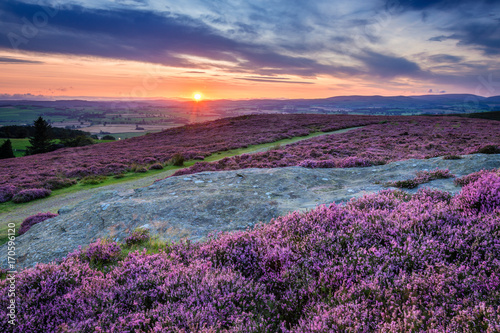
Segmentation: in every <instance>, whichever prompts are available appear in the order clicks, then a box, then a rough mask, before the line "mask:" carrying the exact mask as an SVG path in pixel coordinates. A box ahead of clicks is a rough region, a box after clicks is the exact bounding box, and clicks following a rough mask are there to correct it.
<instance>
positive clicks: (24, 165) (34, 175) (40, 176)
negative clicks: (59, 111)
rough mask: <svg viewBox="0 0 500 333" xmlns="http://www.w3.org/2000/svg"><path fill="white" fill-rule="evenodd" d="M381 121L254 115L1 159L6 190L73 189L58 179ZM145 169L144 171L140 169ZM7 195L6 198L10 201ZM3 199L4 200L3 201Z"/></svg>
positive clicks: (200, 156)
mask: <svg viewBox="0 0 500 333" xmlns="http://www.w3.org/2000/svg"><path fill="white" fill-rule="evenodd" d="M381 119H385V117H384V118H381V117H376V116H347V115H309V114H307V115H305V114H299V115H252V116H241V117H236V118H226V119H220V120H216V121H212V122H206V123H202V124H194V125H187V126H183V127H179V128H172V129H168V130H165V131H163V132H161V133H153V134H148V135H145V136H141V137H137V138H132V139H128V140H121V141H115V142H110V143H104V144H97V145H91V146H85V147H76V148H64V149H60V150H57V151H54V152H50V153H46V154H38V155H33V156H25V157H19V158H15V159H5V160H1V161H0V186H5V185H12V186H15V187H17V188H19V189H29V188H47V189H55V188H56V187H61V186H66V185H71V184H70V183H64V182H62V183H61V182H58V181H55V180H56V179H57V178H60V177H63V178H72V179H74V178H78V179H81V178H84V177H87V176H96V175H104V176H111V175H118V174H121V173H124V172H126V171H128V170H130V169H131V167H132V166H134V165H136V166H140V167H141V168H140V170H141V171H147V169H148V168H149V166H152V168H153V169H159V165H161V163H167V162H172V164H174V165H182V162H183V161H185V160H192V159H203V158H205V157H207V156H210V155H211V154H213V153H216V152H221V151H227V150H230V149H236V148H245V147H247V146H249V145H255V144H263V143H269V142H274V141H278V140H281V139H287V138H292V137H296V136H304V135H308V134H310V133H312V132H318V131H324V132H326V131H333V130H339V129H344V128H349V127H356V126H364V125H369V124H375V123H378V122H379V121H380V120H381ZM137 170H139V168H138V169H137ZM6 197H7V196H4V198H6ZM0 198H1V197H0Z"/></svg>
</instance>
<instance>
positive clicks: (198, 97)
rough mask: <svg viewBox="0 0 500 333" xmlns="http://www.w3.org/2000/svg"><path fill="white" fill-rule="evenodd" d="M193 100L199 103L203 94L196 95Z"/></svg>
mask: <svg viewBox="0 0 500 333" xmlns="http://www.w3.org/2000/svg"><path fill="white" fill-rule="evenodd" d="M193 98H194V100H195V101H197V102H199V101H200V100H201V94H194V96H193Z"/></svg>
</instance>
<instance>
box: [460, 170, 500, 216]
mask: <svg viewBox="0 0 500 333" xmlns="http://www.w3.org/2000/svg"><path fill="white" fill-rule="evenodd" d="M454 202H455V204H456V206H457V207H458V208H459V209H461V210H462V211H463V212H465V213H470V214H477V213H490V212H493V211H495V210H498V209H499V208H500V175H498V174H496V173H483V174H480V176H479V178H478V179H477V180H475V181H471V182H469V183H468V184H467V185H465V186H464V187H463V188H462V190H461V191H460V194H459V195H457V196H456V197H455V198H454Z"/></svg>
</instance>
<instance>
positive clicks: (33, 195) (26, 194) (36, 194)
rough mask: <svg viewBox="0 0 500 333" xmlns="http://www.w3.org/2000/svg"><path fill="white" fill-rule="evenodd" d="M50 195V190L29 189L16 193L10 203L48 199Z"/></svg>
mask: <svg viewBox="0 0 500 333" xmlns="http://www.w3.org/2000/svg"><path fill="white" fill-rule="evenodd" d="M51 193H52V191H51V190H48V189H45V188H30V189H26V190H21V191H19V192H17V194H16V195H14V196H13V197H12V201H13V202H15V203H23V202H29V201H33V200H36V199H42V198H45V197H48V196H49V195H50V194H51Z"/></svg>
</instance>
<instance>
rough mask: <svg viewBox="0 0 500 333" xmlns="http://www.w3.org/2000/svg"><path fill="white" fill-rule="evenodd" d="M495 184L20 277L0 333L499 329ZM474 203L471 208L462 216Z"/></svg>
mask: <svg viewBox="0 0 500 333" xmlns="http://www.w3.org/2000/svg"><path fill="white" fill-rule="evenodd" d="M499 188H500V183H499V177H498V176H497V175H491V174H488V175H483V176H481V177H480V178H479V179H478V180H477V181H475V182H473V183H470V184H468V185H466V186H465V187H464V188H463V189H462V191H461V192H460V193H459V194H458V195H456V196H455V197H451V195H450V194H449V193H446V192H440V191H436V190H430V189H426V188H424V189H420V190H419V191H418V192H417V193H416V194H408V193H405V192H401V191H398V190H384V191H381V192H379V193H377V194H371V195H366V196H364V197H361V198H358V199H352V200H351V201H349V202H348V203H346V204H343V205H338V204H332V205H330V206H325V205H323V206H320V207H318V208H316V209H314V210H312V211H310V212H307V213H299V212H294V213H291V214H289V215H287V216H284V217H280V218H278V219H275V220H272V221H271V223H269V224H265V225H264V224H263V225H259V226H258V227H257V228H256V229H254V230H251V231H239V232H234V233H228V234H218V235H214V236H212V237H211V238H210V239H209V240H208V241H206V242H204V243H196V244H193V243H189V242H181V243H177V244H173V245H171V246H165V247H164V250H161V251H160V252H159V253H156V254H147V253H146V250H144V251H143V252H142V253H139V252H132V253H130V254H129V255H128V256H127V257H125V258H124V259H122V260H119V261H118V262H117V263H116V265H112V266H110V267H109V270H107V271H106V272H102V271H100V270H97V269H94V268H92V266H91V265H89V262H88V260H87V259H86V258H85V257H82V256H68V258H66V259H65V260H63V262H62V263H61V264H60V265H55V264H49V265H47V264H40V265H38V266H36V267H35V268H30V269H26V270H24V271H22V272H20V273H19V274H18V275H17V288H18V289H17V295H18V297H19V299H18V302H17V305H18V306H19V308H18V320H17V326H15V327H13V326H10V325H9V324H8V323H7V316H6V313H5V311H6V308H7V305H8V302H9V298H8V297H7V292H6V290H7V288H8V283H7V282H6V281H5V280H3V281H0V289H1V292H0V330H1V331H4V332H57V331H58V330H59V331H62V332H491V333H493V332H498V331H500V261H499V259H498V258H500V237H499V236H500V235H499V225H500V215H499V213H500V201H499V200H497V199H498V193H499ZM470 211H474V212H475V213H474V214H470Z"/></svg>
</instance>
